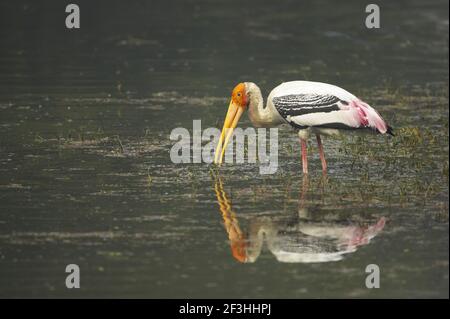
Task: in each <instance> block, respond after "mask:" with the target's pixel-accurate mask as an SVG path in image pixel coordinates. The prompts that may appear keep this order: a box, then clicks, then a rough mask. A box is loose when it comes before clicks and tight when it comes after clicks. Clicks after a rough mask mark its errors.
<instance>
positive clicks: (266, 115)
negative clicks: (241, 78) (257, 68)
mask: <svg viewBox="0 0 450 319" xmlns="http://www.w3.org/2000/svg"><path fill="white" fill-rule="evenodd" d="M245 85H246V89H247V94H248V97H249V99H250V103H249V105H248V117H249V118H250V121H252V123H253V125H254V126H256V127H266V126H272V125H273V124H274V122H275V114H273V110H271V109H270V108H269V107H264V99H263V97H262V94H261V90H260V88H259V87H258V86H257V85H256V84H255V83H252V82H246V83H245Z"/></svg>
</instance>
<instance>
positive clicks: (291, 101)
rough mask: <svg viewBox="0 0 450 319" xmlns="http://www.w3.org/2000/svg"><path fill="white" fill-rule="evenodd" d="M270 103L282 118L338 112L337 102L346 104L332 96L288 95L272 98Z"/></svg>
mask: <svg viewBox="0 0 450 319" xmlns="http://www.w3.org/2000/svg"><path fill="white" fill-rule="evenodd" d="M272 101H273V104H274V106H275V108H276V109H277V111H278V112H279V113H280V115H281V116H282V117H284V118H287V117H288V116H297V115H304V114H309V113H316V112H331V111H338V110H340V108H339V106H338V103H339V102H342V103H343V104H345V103H347V102H345V101H341V100H340V99H339V98H337V97H336V96H334V95H319V94H289V95H283V96H277V97H274V98H273V99H272Z"/></svg>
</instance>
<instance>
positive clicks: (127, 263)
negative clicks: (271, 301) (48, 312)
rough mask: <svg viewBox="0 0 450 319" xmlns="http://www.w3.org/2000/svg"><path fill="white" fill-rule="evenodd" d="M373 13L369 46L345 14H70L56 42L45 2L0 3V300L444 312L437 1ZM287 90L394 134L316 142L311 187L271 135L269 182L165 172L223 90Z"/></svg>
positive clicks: (331, 8)
mask: <svg viewBox="0 0 450 319" xmlns="http://www.w3.org/2000/svg"><path fill="white" fill-rule="evenodd" d="M377 3H378V4H379V5H380V7H381V10H382V20H381V28H380V29H379V30H368V29H366V28H365V26H364V23H363V22H364V19H365V12H364V8H365V5H366V4H365V3H363V2H358V1H348V2H346V3H345V5H344V4H341V3H339V5H338V4H337V2H332V1H314V2H313V1H311V2H306V1H305V2H302V3H298V1H285V2H283V3H278V2H276V3H275V2H273V3H269V2H264V3H262V2H261V1H253V0H252V1H246V2H245V3H243V2H241V1H231V2H230V1H214V2H208V1H182V2H181V1H179V2H175V1H157V2H154V1H152V2H148V1H133V2H129V3H126V2H124V1H99V2H96V4H92V3H91V2H90V1H79V2H78V4H79V6H80V8H81V14H82V20H81V29H79V30H67V29H65V27H64V19H65V13H64V5H63V4H60V3H59V2H57V1H54V2H51V1H42V2H39V3H35V2H33V1H18V2H17V1H5V2H2V3H1V5H0V8H1V9H0V12H1V16H0V39H1V43H2V49H1V50H0V296H1V297H125V298H128V297H148V298H174V297H176V298H187V297H189V298H195V297H203V298H205V297H211V298H216V297H222V298H231V297H234V298H236V297H250V298H254V297H258V298H259V297H260V298H318V297H337V298H345V297H356V298H361V297H362V298H379V297H388V298H401V297H407V298H411V297H423V298H430V297H447V298H448V291H449V290H448V289H449V288H448V287H449V285H448V283H449V277H448V274H449V265H448V260H449V256H448V251H449V244H448V243H449V228H448V163H449V160H448V145H449V142H448V135H449V134H448V116H449V114H448V79H449V77H448V2H447V1H437V0H436V1H417V0H416V1H396V2H395V3H392V2H387V1H386V2H377ZM289 80H314V81H323V82H329V83H334V84H337V85H339V86H342V87H344V88H346V89H347V90H349V91H351V92H353V93H355V94H356V95H358V96H360V97H361V98H363V99H364V100H365V101H367V102H368V103H370V104H371V105H373V106H374V107H376V108H377V110H379V111H380V112H381V114H382V115H383V117H384V118H385V119H386V120H387V121H388V122H389V123H390V124H391V125H392V126H393V127H394V128H395V129H396V136H395V137H393V138H390V137H384V136H363V137H360V136H348V137H345V138H342V139H325V140H324V144H325V151H326V156H327V159H328V164H329V174H328V178H326V179H324V178H322V176H321V170H320V160H319V158H318V154H317V148H316V147H315V145H314V143H313V142H314V141H313V140H311V141H310V143H311V145H310V146H311V152H310V171H311V174H310V175H311V176H310V177H309V179H308V180H305V179H304V178H303V177H302V174H301V162H300V146H299V143H298V140H297V136H296V134H295V133H294V132H293V131H291V130H290V129H289V128H282V129H281V130H280V133H279V134H280V140H279V143H280V152H279V168H278V171H277V173H276V174H273V175H265V176H264V175H260V174H259V169H258V166H257V165H255V164H244V165H224V166H223V167H222V168H221V169H220V171H217V170H215V169H212V167H211V166H210V165H207V164H173V163H172V162H171V161H170V157H169V151H170V149H171V147H172V145H173V143H174V142H173V141H170V139H169V135H170V132H171V131H172V129H173V128H175V127H185V128H187V129H189V130H190V131H191V130H192V120H194V119H201V120H202V125H203V126H204V128H206V127H210V126H220V125H221V121H222V120H223V117H224V115H225V112H226V107H227V105H228V98H229V94H230V91H231V89H232V87H233V86H234V85H235V84H236V83H238V82H239V81H254V82H256V83H257V84H258V85H260V87H261V88H262V90H263V95H264V96H267V94H268V93H269V91H270V89H271V88H273V87H275V86H276V85H278V84H279V83H281V82H283V81H289ZM240 125H241V126H242V127H247V126H250V125H251V124H250V122H249V120H248V119H247V118H246V117H245V119H243V121H242V122H241V124H240ZM70 263H75V264H78V265H79V266H80V268H81V277H82V279H81V289H78V290H74V289H72V290H68V289H67V288H66V287H65V276H66V273H65V272H64V270H65V267H66V265H67V264H70ZM368 264H377V265H378V266H379V267H380V270H381V288H380V289H367V288H366V286H365V278H366V276H367V274H366V273H365V268H366V266H367V265H368Z"/></svg>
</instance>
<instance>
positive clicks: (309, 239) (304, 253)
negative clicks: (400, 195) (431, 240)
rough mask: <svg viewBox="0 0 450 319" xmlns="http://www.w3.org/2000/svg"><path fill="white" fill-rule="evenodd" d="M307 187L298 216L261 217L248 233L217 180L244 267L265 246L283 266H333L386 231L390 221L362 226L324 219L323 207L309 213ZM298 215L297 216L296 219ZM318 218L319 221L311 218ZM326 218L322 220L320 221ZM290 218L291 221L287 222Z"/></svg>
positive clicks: (232, 242)
mask: <svg viewBox="0 0 450 319" xmlns="http://www.w3.org/2000/svg"><path fill="white" fill-rule="evenodd" d="M305 180H306V183H305V182H303V187H302V188H301V189H300V191H301V196H300V200H299V209H298V215H297V214H294V215H292V216H285V217H284V218H281V219H280V218H278V217H277V218H274V216H262V217H261V216H260V217H256V218H253V219H251V220H250V222H249V225H248V227H247V229H246V230H244V229H242V228H241V226H240V224H239V220H238V214H236V212H235V210H234V209H233V205H232V202H231V201H230V200H229V199H228V195H227V193H226V192H225V190H224V186H223V183H222V179H221V178H220V176H216V177H215V185H214V190H215V193H216V196H217V202H218V204H219V210H220V213H221V215H222V219H223V224H224V226H225V230H226V232H227V235H228V239H229V243H230V249H231V253H232V255H233V257H234V258H235V259H236V260H237V261H239V262H241V263H252V262H255V261H256V260H257V259H258V257H259V255H260V254H261V251H262V248H263V246H264V244H265V245H266V247H267V248H268V250H270V251H271V252H272V254H273V255H274V256H275V257H276V259H277V260H278V261H279V262H288V263H318V262H332V261H338V260H341V259H343V258H344V255H346V254H349V253H353V252H355V251H356V250H357V249H358V248H359V247H361V246H364V245H367V244H369V243H370V241H371V239H372V238H374V237H375V236H377V235H378V234H379V233H380V232H381V231H382V230H383V228H384V225H385V223H386V218H385V217H381V218H379V219H378V220H377V221H376V222H375V223H374V222H372V221H363V222H362V223H360V222H358V223H356V222H352V221H349V220H348V219H347V218H345V219H342V220H328V219H327V218H324V217H325V216H326V215H328V214H329V210H327V209H321V208H320V207H317V206H314V207H311V210H310V209H308V208H307V207H306V205H305V198H306V194H307V192H308V188H307V186H306V187H305V185H307V184H308V182H307V178H306V179H304V180H303V181H305ZM295 215H297V216H295ZM311 216H315V218H311ZM320 216H322V218H319V217H320ZM286 217H287V218H286Z"/></svg>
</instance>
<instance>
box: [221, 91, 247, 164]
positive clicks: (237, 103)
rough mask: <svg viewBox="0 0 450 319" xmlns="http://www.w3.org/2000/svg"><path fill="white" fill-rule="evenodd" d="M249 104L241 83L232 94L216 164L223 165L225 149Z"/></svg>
mask: <svg viewBox="0 0 450 319" xmlns="http://www.w3.org/2000/svg"><path fill="white" fill-rule="evenodd" d="M248 102H249V100H248V96H247V92H246V87H245V83H239V84H238V85H236V87H235V88H234V89H233V92H232V93H231V101H230V105H229V106H228V112H227V116H226V117H225V122H224V123H223V128H222V133H221V134H220V140H219V144H218V145H217V148H216V153H215V156H214V163H215V164H222V161H223V157H224V155H225V149H226V148H227V145H228V142H229V140H230V138H231V135H232V134H233V130H234V128H235V127H236V125H237V123H238V122H239V119H240V118H241V116H242V114H243V113H244V111H245V109H246V108H247V106H248Z"/></svg>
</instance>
